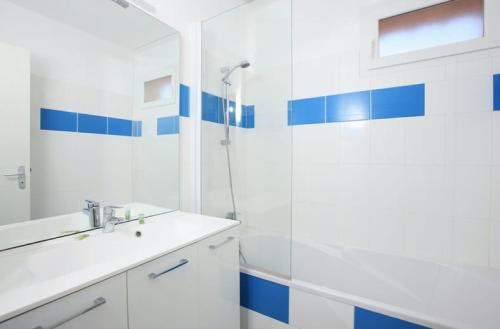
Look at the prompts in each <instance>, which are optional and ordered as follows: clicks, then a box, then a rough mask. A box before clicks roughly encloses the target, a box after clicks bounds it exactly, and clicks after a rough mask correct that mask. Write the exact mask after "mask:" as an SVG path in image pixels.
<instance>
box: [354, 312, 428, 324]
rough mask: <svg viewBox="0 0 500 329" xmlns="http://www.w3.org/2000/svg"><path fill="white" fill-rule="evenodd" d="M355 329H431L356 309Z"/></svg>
mask: <svg viewBox="0 0 500 329" xmlns="http://www.w3.org/2000/svg"><path fill="white" fill-rule="evenodd" d="M354 329H431V328H429V327H424V326H421V325H418V324H415V323H411V322H408V321H403V320H400V319H396V318H393V317H390V316H387V315H383V314H380V313H376V312H372V311H368V310H365V309H363V308H360V307H356V308H355V310H354Z"/></svg>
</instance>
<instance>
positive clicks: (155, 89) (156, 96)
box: [144, 75, 173, 103]
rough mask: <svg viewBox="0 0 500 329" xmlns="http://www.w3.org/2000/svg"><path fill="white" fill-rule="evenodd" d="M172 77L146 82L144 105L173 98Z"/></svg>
mask: <svg viewBox="0 0 500 329" xmlns="http://www.w3.org/2000/svg"><path fill="white" fill-rule="evenodd" d="M172 93H173V90H172V76H170V75H168V76H165V77H161V78H158V79H154V80H150V81H146V82H144V103H150V102H157V101H165V100H169V99H171V98H172Z"/></svg>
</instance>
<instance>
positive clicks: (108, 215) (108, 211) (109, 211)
mask: <svg viewBox="0 0 500 329" xmlns="http://www.w3.org/2000/svg"><path fill="white" fill-rule="evenodd" d="M121 208H123V207H120V206H105V207H104V210H103V214H104V220H110V219H113V218H114V217H115V210H116V209H121Z"/></svg>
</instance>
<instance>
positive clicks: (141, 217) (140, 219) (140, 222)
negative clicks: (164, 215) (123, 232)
mask: <svg viewBox="0 0 500 329" xmlns="http://www.w3.org/2000/svg"><path fill="white" fill-rule="evenodd" d="M139 224H141V225H143V224H145V221H144V214H139Z"/></svg>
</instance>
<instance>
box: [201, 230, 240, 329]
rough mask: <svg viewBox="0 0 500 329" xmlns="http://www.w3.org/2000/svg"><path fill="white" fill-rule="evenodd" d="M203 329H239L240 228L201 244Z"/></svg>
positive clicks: (220, 234)
mask: <svg viewBox="0 0 500 329" xmlns="http://www.w3.org/2000/svg"><path fill="white" fill-rule="evenodd" d="M198 258H199V268H198V273H199V290H200V293H199V296H200V321H199V323H200V329H213V328H217V329H238V328H240V262H239V246H238V228H234V229H232V230H229V231H225V232H222V233H219V234H217V235H216V236H214V237H212V238H209V239H206V240H204V241H202V242H200V243H199V247H198Z"/></svg>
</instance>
